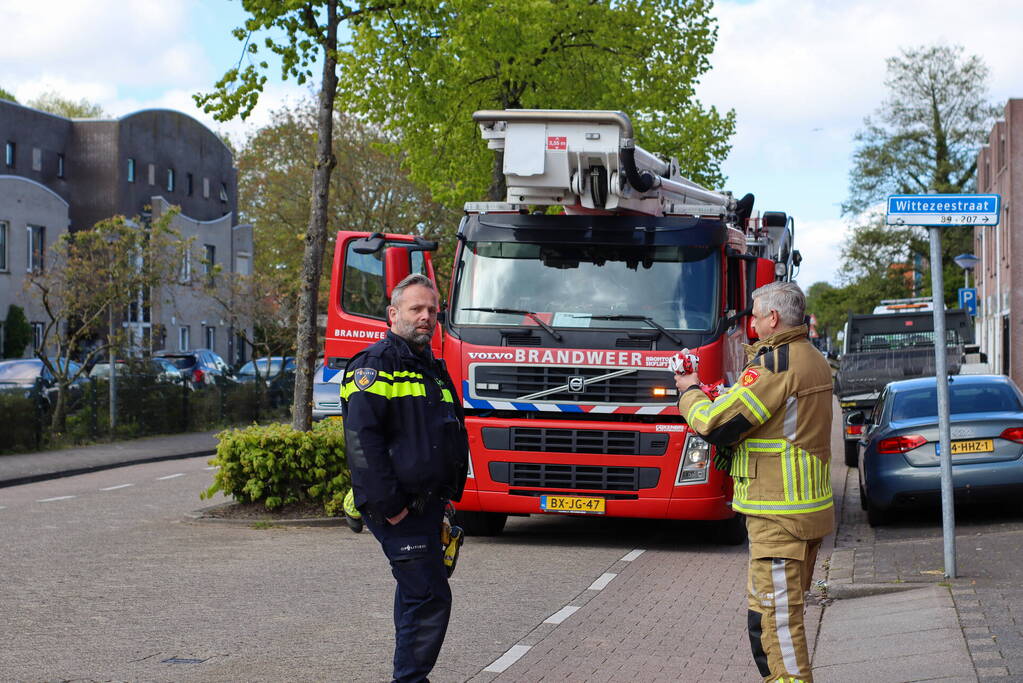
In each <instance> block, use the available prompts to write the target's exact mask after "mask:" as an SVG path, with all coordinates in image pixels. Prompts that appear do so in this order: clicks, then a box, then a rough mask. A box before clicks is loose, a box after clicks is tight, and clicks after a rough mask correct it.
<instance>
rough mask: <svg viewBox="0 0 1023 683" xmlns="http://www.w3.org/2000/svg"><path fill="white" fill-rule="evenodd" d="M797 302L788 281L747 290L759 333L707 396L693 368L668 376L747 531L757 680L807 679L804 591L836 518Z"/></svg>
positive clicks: (826, 380)
mask: <svg viewBox="0 0 1023 683" xmlns="http://www.w3.org/2000/svg"><path fill="white" fill-rule="evenodd" d="M805 306H806V302H805V298H804V297H803V292H802V291H801V290H800V289H799V287H798V285H796V284H795V283H792V282H774V283H771V284H769V285H766V286H764V287H761V288H759V289H757V290H756V291H755V292H753V326H754V328H755V329H756V332H757V336H758V337H759V341H758V342H757V343H756V344H754V345H753V346H750V347H747V349H746V351H747V355H748V357H749V364H748V365H747V366H746V368H745V369H744V371H743V373H742V375H741V376H740V378H739V381H738V382H737V383H736V384H735V385H734V386H733V387H731V389H729V390H728V391H727V392H726V393H724V394H723V395H721V396H719V397H718V398H716V399H714V400H713V401H711V400H710V399H709V398H708V397H707V396H706V395H705V394H704V393H703V392H702V391H700V388H699V383H698V382H699V380H698V379H697V376H696V374H695V373H693V374H688V375H680V374H676V376H675V384H676V386H677V387H678V390H679V395H680V396H679V402H678V405H679V410H680V411H681V413H682V415H683V416H684V417H685V419H686V422H688V423H689V426H690V427H691V428H692V429H694V430H695V431H696V432H697V433H698V434H700V435H701V436H703V438H705V439H706V440H707V441H709V442H710V443H712V444H714V445H716V446H718V447H719V448H720V447H726V448H725V449H724V451H723V452H730V454H731V461H730V466H729V473H730V474H731V476H732V479H733V482H734V485H735V486H734V496H733V501H732V508H733V509H734V510H735V511H736V512H741V513H742V514H744V515H746V529H747V531H748V533H749V540H750V559H749V582H748V589H747V591H748V596H747V598H748V603H749V605H748V606H749V610H748V612H747V618H748V624H749V637H750V645H751V646H752V649H753V659H754V661H755V662H756V664H757V668H758V669H759V670H760V674H761V675H762V676H763V677H764V680H765V681H808V682H809V681H812V674H811V673H810V660H809V655H808V652H807V645H806V633H805V630H804V627H803V595H804V593H805V592H806V591H807V590H809V588H810V581H811V579H812V577H813V567H814V563H815V562H816V559H817V551H818V549H819V548H820V545H821V541H822V539H823V537H824V536H826V535H827V534H829V533H831V532H832V531H833V530H834V521H835V515H834V507H833V503H832V496H831V476H830V469H831V404H832V381H831V369H830V366H829V365H828V362H827V360H825V358H824V356H822V355H821V354H820V352H819V351H817V349H815V348H814V347H813V345H811V344H810V342H809V341H808V340H807V338H806V333H807V328H806V326H805V325H803V324H802V323H803V319H804V318H803V316H804V309H805ZM719 452H721V451H719Z"/></svg>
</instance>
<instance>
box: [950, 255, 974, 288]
mask: <svg viewBox="0 0 1023 683" xmlns="http://www.w3.org/2000/svg"><path fill="white" fill-rule="evenodd" d="M952 260H953V261H955V262H956V265H957V266H959V267H960V268H962V269H963V275H964V276H965V277H966V283H965V287H966V289H969V288H970V271H971V270H973V269H974V268H976V267H977V264H978V263H980V259H979V258H977V257H976V256H974V255H973V254H959V256H956V257H955V258H954V259H952Z"/></svg>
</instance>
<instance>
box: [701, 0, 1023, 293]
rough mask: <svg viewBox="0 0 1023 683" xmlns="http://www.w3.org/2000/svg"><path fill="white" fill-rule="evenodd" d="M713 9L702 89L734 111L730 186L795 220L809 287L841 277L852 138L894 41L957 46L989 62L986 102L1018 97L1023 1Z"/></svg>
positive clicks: (785, 1)
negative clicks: (713, 32)
mask: <svg viewBox="0 0 1023 683" xmlns="http://www.w3.org/2000/svg"><path fill="white" fill-rule="evenodd" d="M714 13H715V14H716V16H717V17H718V26H719V30H718V41H717V47H716V49H715V53H714V55H713V56H712V58H711V64H712V65H713V69H712V71H711V72H710V73H708V74H707V75H706V77H705V78H704V81H703V83H702V84H701V86H700V88H699V90H698V93H699V98H700V100H701V101H702V102H703V103H704V104H707V105H709V104H713V105H716V106H717V107H719V108H722V109H735V111H736V115H737V120H738V128H737V132H736V135H735V137H734V138H733V140H732V142H733V148H732V153H731V155H730V156H729V158H728V160H727V162H726V163H725V165H724V172H725V174H726V175H728V176H729V184H728V185H729V187H730V188H731V189H734V190H735V191H737V192H740V193H742V192H753V193H754V194H756V195H757V197H758V206H759V208H760V209H765V208H766V209H779V210H784V211H787V212H788V213H789V214H790V215H792V216H794V217H795V218H796V224H797V229H798V228H799V227H800V226H802V229H801V230H800V231H799V232H798V233H797V237H796V247H797V248H798V249H800V250H801V251H802V253H803V255H804V257H805V260H804V266H803V276H802V277H801V278H800V280H807V279H808V278H811V279H809V280H808V281H807V284H810V283H812V282H814V281H817V280H827V281H830V282H836V281H837V273H836V269H837V266H838V264H839V259H838V249H837V247H838V245H840V243H841V235H842V234H844V228H843V225H844V224H843V223H842V221H840V220H839V216H840V205H841V202H842V201H843V200H845V199H846V197H847V194H848V182H849V181H848V173H849V168H850V164H851V157H852V153H853V151H854V142H853V135H854V134H855V132H856V131H857V130H858V129H859V128H860V127H861V126H862V122H863V118H864V117H865V116H867V115H869V114H871V113H873V112H874V111H875V110H876V109H877V107H878V106H879V105H880V104H881V102H882V100H883V99H884V98H885V96H886V95H887V90H886V89H885V86H884V79H885V60H886V59H887V58H888V57H891V56H894V55H896V54H898V53H899V50H900V48H910V47H917V46H920V45H926V44H932V43H936V42H944V43H947V44H961V45H963V46H964V48H965V52H966V54H977V55H980V56H981V58H982V59H983V60H984V61H985V62H986V63H987V65H988V66H989V67H990V69H991V81H990V83H991V97H992V99H993V100H995V101H1004V100H1005V99H1007V98H1008V97H1013V96H1015V97H1019V96H1023V87H1021V86H1020V82H1019V79H1018V71H1019V56H1018V54H1019V36H1020V35H1023V5H1019V4H1016V3H1005V2H1003V1H1002V0H976V1H975V2H973V3H971V4H969V5H968V6H964V5H963V4H962V3H960V2H952V1H951V0H939V1H934V0H902V1H900V2H890V0H857V1H856V2H841V1H839V0H827V1H821V0H754V1H753V2H731V1H728V0H722V1H720V2H718V3H717V4H716V5H715V8H714ZM829 235H831V236H833V237H829ZM836 236H837V237H836ZM825 247H827V248H825Z"/></svg>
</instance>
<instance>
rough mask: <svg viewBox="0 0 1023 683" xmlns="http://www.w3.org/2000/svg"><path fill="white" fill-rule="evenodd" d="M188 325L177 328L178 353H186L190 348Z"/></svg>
mask: <svg viewBox="0 0 1023 683" xmlns="http://www.w3.org/2000/svg"><path fill="white" fill-rule="evenodd" d="M190 341H191V340H190V339H189V333H188V325H182V326H181V327H179V328H178V351H188V350H189V348H190Z"/></svg>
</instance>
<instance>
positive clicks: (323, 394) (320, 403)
mask: <svg viewBox="0 0 1023 683" xmlns="http://www.w3.org/2000/svg"><path fill="white" fill-rule="evenodd" d="M325 370H326V372H327V376H328V379H327V380H326V381H325V380H324V379H323V377H324V371H325ZM342 372H344V371H343V370H336V371H335V370H330V369H328V368H327V367H326V366H325V365H324V364H323V362H322V360H321V361H318V362H317V365H316V375H315V376H314V377H313V420H325V419H326V418H328V417H341V373H342Z"/></svg>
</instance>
